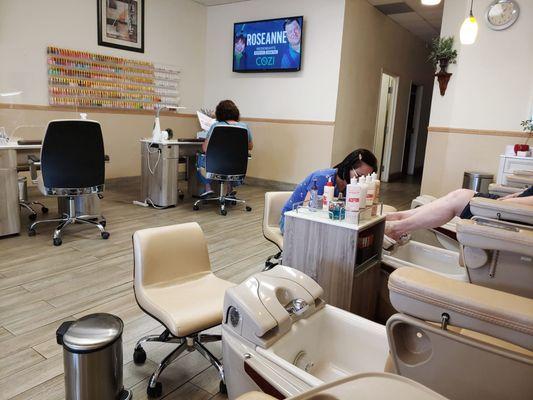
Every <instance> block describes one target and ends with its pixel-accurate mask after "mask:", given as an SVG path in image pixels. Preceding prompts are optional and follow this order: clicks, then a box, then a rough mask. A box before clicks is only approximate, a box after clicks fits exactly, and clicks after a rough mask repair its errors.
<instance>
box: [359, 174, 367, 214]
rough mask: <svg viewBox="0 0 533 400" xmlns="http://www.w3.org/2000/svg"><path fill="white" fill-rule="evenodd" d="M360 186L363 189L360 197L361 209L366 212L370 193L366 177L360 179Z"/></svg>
mask: <svg viewBox="0 0 533 400" xmlns="http://www.w3.org/2000/svg"><path fill="white" fill-rule="evenodd" d="M359 186H360V187H361V193H360V195H359V209H361V210H364V209H365V208H366V195H367V192H368V185H367V184H366V178H365V177H364V176H362V177H360V178H359Z"/></svg>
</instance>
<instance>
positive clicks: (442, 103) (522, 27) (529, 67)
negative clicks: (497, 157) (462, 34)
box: [430, 0, 533, 131]
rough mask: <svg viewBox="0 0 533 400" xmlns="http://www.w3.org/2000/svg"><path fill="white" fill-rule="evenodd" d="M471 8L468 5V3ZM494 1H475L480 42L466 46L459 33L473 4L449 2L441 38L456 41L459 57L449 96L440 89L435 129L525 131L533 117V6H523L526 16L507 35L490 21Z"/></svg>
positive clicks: (435, 94)
mask: <svg viewBox="0 0 533 400" xmlns="http://www.w3.org/2000/svg"><path fill="white" fill-rule="evenodd" d="M467 3H468V4H467ZM490 3H492V0H476V1H474V10H473V12H474V15H475V17H476V18H477V20H478V23H479V33H478V37H477V40H476V42H475V43H474V44H472V45H461V43H460V41H459V29H460V27H461V24H462V23H463V20H464V19H465V17H466V15H467V14H468V8H469V5H470V2H466V1H463V0H446V2H445V4H444V15H443V21H442V31H441V36H455V46H456V48H457V51H458V53H459V55H458V58H457V64H456V65H451V67H450V68H449V72H452V73H453V76H452V77H451V79H450V83H449V85H448V90H447V91H446V94H445V96H444V97H442V96H441V95H440V93H439V85H438V84H436V85H435V86H434V92H433V103H432V108H431V119H430V125H431V126H437V127H452V128H470V129H491V130H514V131H520V130H521V127H520V121H521V120H524V119H526V118H528V117H529V116H531V115H532V114H533V22H532V21H533V1H532V0H526V1H520V2H519V3H520V10H521V13H520V17H519V18H518V20H517V21H516V23H515V24H514V25H513V26H511V27H510V28H508V29H506V30H504V31H493V30H492V29H489V28H488V26H487V25H486V22H485V11H486V9H487V7H488V5H489V4H490Z"/></svg>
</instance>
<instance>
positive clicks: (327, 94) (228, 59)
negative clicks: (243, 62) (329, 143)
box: [205, 0, 344, 121]
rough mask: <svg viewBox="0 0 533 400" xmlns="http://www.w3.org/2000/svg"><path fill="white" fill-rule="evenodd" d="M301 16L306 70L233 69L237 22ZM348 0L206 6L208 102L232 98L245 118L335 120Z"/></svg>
mask: <svg viewBox="0 0 533 400" xmlns="http://www.w3.org/2000/svg"><path fill="white" fill-rule="evenodd" d="M297 15H303V16H304V28H303V51H302V57H303V58H302V70H301V71H299V72H276V73H235V72H232V51H233V50H232V49H233V24H234V23H235V22H243V21H253V20H262V19H270V18H282V17H291V16H297ZM343 20H344V0H291V1H287V0H269V1H261V0H251V1H245V2H240V3H235V4H227V5H221V6H215V7H209V8H208V10H207V42H206V43H207V45H206V81H205V105H206V106H207V107H209V108H214V107H215V106H216V104H217V103H218V102H219V101H220V100H222V99H227V98H229V99H232V100H234V101H235V102H236V103H237V105H238V106H239V109H240V110H241V113H242V115H243V116H245V117H262V118H280V119H303V120H320V121H333V120H334V119H335V109H336V102H337V87H338V81H339V66H340V58H341V57H340V54H341V44H342V29H343Z"/></svg>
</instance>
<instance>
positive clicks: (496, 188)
mask: <svg viewBox="0 0 533 400" xmlns="http://www.w3.org/2000/svg"><path fill="white" fill-rule="evenodd" d="M522 190H524V189H521V188H517V187H513V186H505V185H500V184H498V183H491V184H489V193H490V194H495V195H498V196H507V195H508V194H514V193H517V192H521V191H522Z"/></svg>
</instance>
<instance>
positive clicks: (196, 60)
mask: <svg viewBox="0 0 533 400" xmlns="http://www.w3.org/2000/svg"><path fill="white" fill-rule="evenodd" d="M96 4H97V2H96V1H95V0H94V1H93V0H45V1H43V0H23V1H21V0H0V54H2V58H1V64H0V65H1V66H0V92H10V91H14V90H22V91H23V93H22V94H21V95H19V96H16V97H10V98H6V99H3V98H0V102H9V103H20V104H37V105H45V104H48V82H47V64H46V47H47V46H57V47H65V48H68V49H75V50H85V51H90V52H95V53H99V54H104V55H112V56H117V57H125V58H131V59H134V60H147V61H152V62H156V63H162V64H170V65H175V66H178V67H180V69H181V77H182V80H181V82H180V94H181V105H183V106H186V107H188V108H189V109H190V110H191V111H189V112H194V111H195V110H196V108H197V107H201V106H202V104H203V89H204V71H205V32H206V23H207V13H206V8H205V7H204V6H202V5H201V4H198V3H196V2H194V1H192V0H156V1H145V28H146V29H145V52H144V53H136V52H131V51H125V50H118V49H112V48H110V47H103V46H98V40H97V19H96Z"/></svg>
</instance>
